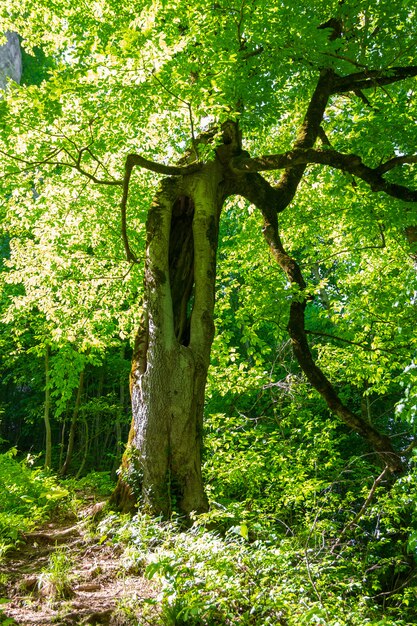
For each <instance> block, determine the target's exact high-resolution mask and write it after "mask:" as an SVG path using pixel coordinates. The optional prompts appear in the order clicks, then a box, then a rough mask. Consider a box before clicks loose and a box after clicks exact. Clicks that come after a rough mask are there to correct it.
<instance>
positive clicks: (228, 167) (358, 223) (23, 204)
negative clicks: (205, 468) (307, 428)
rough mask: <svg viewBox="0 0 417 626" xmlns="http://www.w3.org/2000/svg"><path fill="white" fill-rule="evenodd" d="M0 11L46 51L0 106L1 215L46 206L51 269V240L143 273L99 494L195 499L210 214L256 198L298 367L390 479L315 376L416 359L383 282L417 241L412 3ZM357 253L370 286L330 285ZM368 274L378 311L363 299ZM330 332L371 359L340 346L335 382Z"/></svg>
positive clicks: (36, 215)
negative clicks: (314, 317) (321, 326)
mask: <svg viewBox="0 0 417 626" xmlns="http://www.w3.org/2000/svg"><path fill="white" fill-rule="evenodd" d="M1 18H2V22H1V24H2V25H1V30H2V32H17V33H18V34H19V35H20V37H21V45H22V47H23V49H24V50H25V51H26V54H29V55H30V54H34V55H35V57H36V55H39V51H42V55H43V56H42V58H48V59H50V60H51V62H50V63H49V70H48V72H47V73H45V74H44V76H43V77H42V76H41V77H40V78H39V80H37V81H36V84H25V82H24V81H23V84H22V86H17V85H13V84H10V85H9V87H8V92H7V95H6V96H5V98H4V99H3V101H2V102H1V109H2V111H1V113H2V128H1V153H2V170H3V171H2V176H3V181H4V184H5V185H6V194H7V197H8V206H7V207H6V208H5V209H4V211H6V216H7V219H9V220H14V221H15V223H16V224H19V223H21V224H23V226H22V228H26V227H28V224H29V222H30V223H32V224H33V225H34V227H35V228H34V230H33V231H32V235H31V237H32V238H34V239H36V237H37V236H38V237H40V236H41V235H39V233H38V235H36V234H35V233H36V232H37V231H36V228H37V229H38V231H39V230H42V229H44V228H46V226H45V224H46V223H47V220H49V222H48V224H49V226H48V228H52V230H53V229H54V228H55V230H54V233H55V234H54V235H51V237H52V238H54V237H55V239H57V238H58V234H59V233H58V231H59V229H60V228H61V226H60V224H61V225H62V224H64V223H65V225H67V224H68V223H69V222H71V224H72V227H73V232H72V235H68V236H67V238H66V240H63V242H61V244H60V246H61V261H60V263H61V264H65V261H63V260H62V259H63V258H65V254H67V255H72V257H74V255H75V256H77V258H78V257H80V259H81V257H82V258H83V259H84V261H83V262H84V263H90V262H91V264H94V263H96V262H97V261H96V256H97V255H96V256H95V246H101V249H103V246H104V247H106V246H107V247H108V256H109V258H110V260H108V263H113V264H114V265H116V266H117V265H118V266H119V267H121V268H122V271H121V272H119V273H120V274H122V276H121V279H120V280H121V281H122V283H121V284H123V279H124V278H126V276H127V275H128V274H129V272H131V273H132V272H135V271H137V272H139V273H140V272H141V271H142V270H143V291H142V290H141V289H140V288H138V286H137V285H136V287H135V289H134V293H133V292H132V298H133V297H135V298H136V305H135V307H136V309H137V310H138V311H140V314H141V315H140V321H139V322H138V323H139V330H138V332H137V334H136V340H135V348H134V356H133V365H132V374H131V395H132V409H133V420H132V426H131V432H130V436H129V444H128V449H127V452H126V454H125V457H124V461H123V470H122V472H121V475H120V480H119V484H118V487H117V489H116V492H115V494H114V499H115V500H116V502H117V503H118V504H119V505H120V506H121V507H122V508H129V507H130V506H131V504H132V501H133V500H135V499H141V501H142V502H144V503H145V504H146V505H147V506H148V507H149V508H150V509H151V510H152V511H153V512H156V513H160V512H162V513H165V514H167V513H169V512H170V510H172V507H173V506H174V504H175V506H176V507H177V508H178V509H179V510H180V511H181V512H182V513H184V514H189V513H190V512H191V511H197V512H199V511H204V510H206V509H207V498H206V495H205V492H204V486H203V481H202V475H201V444H202V426H203V408H204V395H205V385H206V379H207V372H208V368H209V364H210V352H211V346H212V341H213V337H214V332H215V330H214V321H213V312H214V306H215V286H216V257H217V249H218V246H219V243H220V245H221V243H222V242H221V241H220V242H219V224H220V220H221V215H222V209H223V210H228V207H230V206H234V207H235V208H234V212H233V215H235V217H236V219H238V220H239V221H240V222H243V221H244V220H245V219H246V217H245V216H248V215H249V213H251V211H252V208H253V207H255V209H256V210H257V211H258V212H259V227H258V233H259V236H263V237H264V240H265V245H266V246H267V247H268V248H269V262H268V263H267V264H266V265H265V267H264V272H265V274H267V273H271V272H275V271H276V268H277V267H279V268H280V270H282V272H283V275H284V276H285V281H286V292H285V294H286V295H285V299H286V302H287V309H286V311H287V330H288V334H289V337H290V339H291V343H292V347H293V351H294V355H295V357H296V359H297V361H298V363H299V367H300V368H301V370H302V371H303V372H304V375H305V377H306V378H307V380H308V381H309V383H310V384H311V385H312V386H313V387H314V388H315V389H316V390H317V392H318V393H319V394H321V396H322V398H323V399H324V400H325V402H326V403H327V405H328V407H329V409H330V410H331V412H332V413H333V414H335V415H336V416H338V418H340V419H341V420H342V421H343V422H344V423H345V424H346V425H347V427H348V428H349V429H352V430H353V431H355V432H356V433H358V434H359V435H360V436H362V437H363V438H365V439H366V440H367V442H368V444H369V449H370V450H371V451H372V450H373V451H374V453H376V455H377V457H378V458H379V461H380V463H382V466H383V467H385V468H387V471H388V470H389V471H391V472H393V473H395V472H398V471H400V470H401V465H402V463H403V462H404V460H403V459H402V457H401V451H400V450H399V449H398V448H397V447H396V446H394V445H393V444H392V442H391V440H390V438H389V437H388V436H387V435H386V434H383V433H382V432H380V431H379V429H378V428H376V427H375V425H374V424H373V423H372V421H371V420H369V419H368V418H367V416H366V415H365V414H364V413H363V412H361V411H360V410H359V409H358V407H356V408H355V407H352V406H350V405H349V403H348V402H346V401H345V400H343V398H342V397H341V395H340V393H339V392H338V390H337V385H335V384H333V383H332V382H331V380H330V378H331V376H332V374H335V375H336V377H337V376H338V377H339V381H340V379H341V378H343V377H345V378H349V377H351V378H352V380H355V382H357V383H358V385H359V382H358V381H359V379H360V381H361V384H362V383H363V386H364V387H366V389H368V390H369V389H371V390H372V389H377V388H378V384H379V385H380V386H381V388H382V386H383V379H384V376H385V377H389V376H390V375H391V369H390V368H391V365H390V360H389V358H386V355H387V354H394V353H395V350H396V348H397V347H398V346H400V347H401V349H403V350H405V352H404V351H403V352H402V353H401V354H402V357H401V358H400V357H398V356H396V357H395V358H394V356H393V357H392V359H391V361H395V363H394V364H393V365H392V368H397V369H396V371H397V370H401V369H402V370H404V371H405V370H406V369H407V367H408V370H407V371H408V372H412V370H413V367H414V366H413V363H414V362H413V352H412V348H413V346H412V343H410V342H411V341H412V340H411V339H410V337H411V335H407V332H408V330H407V322H406V321H404V320H406V318H407V315H408V313H407V311H409V310H410V309H412V305H413V304H414V300H413V298H414V297H415V296H414V295H413V290H412V289H411V290H410V289H409V290H408V291H407V290H406V289H405V287H404V285H401V282H402V281H404V280H408V279H409V277H410V276H412V275H413V272H414V267H413V262H414V256H413V255H415V249H413V246H414V245H415V241H416V239H417V237H416V221H415V209H414V207H415V204H414V203H415V202H416V201H417V185H416V174H415V172H416V169H415V168H416V165H415V164H416V163H417V155H416V154H415V136H416V121H417V101H416V78H415V77H416V76H417V59H416V37H417V33H416V15H415V8H414V3H412V2H408V1H404V0H401V1H400V0H394V1H392V0H390V1H388V0H378V1H377V2H373V3H370V2H368V1H364V0H356V1H353V0H345V1H339V0H326V1H323V0H308V1H304V0H303V1H301V2H297V3H294V2H290V1H288V2H287V1H285V0H284V1H283V2H266V1H264V0H237V1H236V2H235V1H229V0H227V1H226V0H219V1H218V2H214V3H208V2H202V1H200V0H194V1H193V2H191V3H189V2H184V1H182V0H175V1H171V0H164V1H158V0H148V1H143V0H134V1H133V2H130V3H124V4H122V5H121V4H120V3H119V2H116V1H115V0H98V1H97V2H95V3H92V4H91V6H90V5H84V4H83V3H74V2H72V0H57V2H54V3H53V4H52V3H50V2H49V1H48V0H37V1H36V2H35V3H33V2H32V1H29V0H22V1H21V2H20V3H15V2H12V1H11V0H5V2H3V3H2V7H1ZM34 190H35V191H34ZM225 207H226V208H225ZM236 207H239V210H237V209H236ZM248 207H249V213H248ZM45 216H49V217H48V218H46V217H45ZM51 216H52V217H51ZM45 220H46V221H45ZM145 221H146V237H145V239H146V244H145V246H144V248H143V249H141V248H140V241H141V234H142V233H143V234H144V235H145V233H144V226H143V224H144V223H145ZM51 225H52V226H51ZM18 230H19V227H18V226H16V227H15V231H16V232H18ZM77 233H78V235H77ZM86 233H88V237H87V236H86ZM118 233H119V234H118ZM77 236H78V237H79V239H78V241H79V244H78V245H79V247H78V249H77V244H76V243H74V242H76V241H77ZM29 239H30V237H29ZM87 240H88V242H87ZM80 242H81V243H80ZM82 242H83V243H82ZM86 242H87V243H86ZM119 242H120V243H119ZM12 244H13V242H12ZM87 244H88V245H87ZM83 246H84V247H83ZM20 252H21V251H20ZM13 254H15V255H16V258H17V257H18V255H19V250H18V249H17V248H16V250H14V249H13V245H12V251H11V255H12V256H11V259H12V260H13ZM361 254H365V255H366V254H373V255H374V256H373V257H372V258H373V259H374V263H375V265H374V268H373V270H374V275H373V278H370V275H369V273H368V274H367V275H366V276H367V278H366V280H368V281H370V283H372V282H373V287H372V288H373V289H374V291H373V292H372V291H369V289H368V290H364V291H363V292H362V293H361V291H360V283H361V279H359V280H357V282H356V287H355V289H356V291H355V290H354V289H353V288H352V290H351V292H352V293H355V294H356V295H355V298H356V304H355V306H353V305H350V300H349V298H348V297H347V296H346V294H348V293H349V288H346V289H345V295H343V294H342V291H343V287H340V285H341V284H342V283H341V281H342V278H341V277H342V276H345V279H346V285H350V286H352V284H353V281H354V280H355V278H356V279H357V278H358V276H359V277H360V275H361V274H363V281H365V274H366V271H368V270H367V269H366V268H365V269H364V265H365V266H366V265H367V264H368V265H369V259H368V261H365V263H364V265H362V261H361V258H362V257H361ZM83 255H84V256H83ZM384 255H385V256H384ZM123 256H124V258H125V260H123V258H122V257H123ZM85 258H87V259H88V260H87V261H85ZM126 258H127V261H126ZM382 258H385V265H381V266H379V265H378V263H379V262H380V259H382ZM80 262H81V261H80ZM252 262H253V264H254V266H255V265H256V263H257V262H258V261H257V259H256V258H254V259H253V260H252ZM21 267H22V269H21V271H22V272H24V264H21ZM108 267H109V266H108V265H106V264H105V263H104V264H103V265H102V266H101V269H102V270H103V271H107V270H108ZM390 267H394V268H395V269H394V270H393V273H391V274H390V273H389V272H390V270H387V268H390ZM137 268H139V269H137ZM381 268H384V269H381ZM401 268H402V269H401ZM332 272H338V273H339V274H338V277H337V278H334V279H333V278H332V276H333V274H332ZM64 275H65V272H64V274H63V276H64ZM384 276H385V282H384ZM395 276H397V279H396V280H397V287H398V288H399V290H400V291H401V289H403V291H401V294H402V296H401V297H400V298H399V297H398V294H396V293H395V291H394V286H395ZM62 280H65V278H63V279H62ZM279 280H281V278H279V277H278V274H277V281H279ZM349 281H350V282H349ZM339 283H340V284H339ZM387 287H389V289H388V288H387ZM379 288H380V289H381V290H382V292H383V293H384V298H385V299H384V307H385V309H384V307H382V306H381V307H380V310H379V311H376V309H377V308H378V307H379V306H380V303H378V302H379V301H378V302H377V304H376V307H373V306H372V305H373V302H372V299H373V298H376V296H375V294H376V293H379V292H378V289H379ZM56 289H58V287H56ZM404 289H405V291H404ZM85 297H87V295H86V296H85ZM265 297H267V296H266V295H265ZM268 297H271V298H274V297H275V296H274V294H273V293H271V294H269V296H268ZM39 298H41V295H40V296H39ZM317 302H319V305H320V307H321V314H322V315H323V316H327V318H328V319H329V320H331V323H332V324H333V331H332V336H334V337H335V340H334V341H333V343H332V342H330V343H329V342H327V343H326V344H323V346H324V347H323V348H322V349H321V350H320V349H317V348H314V346H313V348H314V349H313V348H312V347H311V346H310V345H309V340H308V336H309V330H308V323H307V322H306V318H307V317H308V315H309V310H310V308H311V307H312V306H315V305H317ZM360 302H362V305H363V308H362V309H361V306H360ZM399 303H400V304H399ZM39 306H41V305H39ZM61 306H64V305H63V304H62V297H61V302H60V299H59V298H58V300H57V302H56V304H55V307H56V308H58V309H59V307H61ZM80 306H81V304H80ZM97 306H98V308H99V307H100V304H98V305H97ZM394 306H396V307H397V309H398V311H399V312H398V315H399V320H398V321H396V320H395V313H396V311H394V313H393V307H394ZM349 307H350V308H349ZM355 307H356V308H355ZM398 307H399V308H398ZM353 309H354V310H353ZM48 315H49V318H50V317H51V316H52V313H48ZM48 315H47V319H49V318H48ZM350 315H351V316H352V318H349V316H350ZM378 316H379V317H378ZM400 318H401V319H402V318H404V319H402V321H401V319H400ZM338 324H339V325H338ZM349 325H350V328H349ZM400 327H401V328H400ZM54 332H55V333H56V332H57V331H54ZM401 333H403V335H402V336H401V337H400V338H398V337H399V336H400V335H401ZM323 336H325V333H323ZM328 337H330V334H328ZM337 340H340V341H342V340H344V341H345V344H344V345H346V344H347V343H348V344H349V347H350V348H351V350H352V351H353V352H354V351H355V350H359V348H361V349H363V350H365V351H367V354H369V353H372V355H373V356H372V358H370V360H368V361H367V364H366V365H364V362H363V361H362V362H361V363H362V365H359V364H358V363H359V362H358V361H357V362H356V364H355V362H354V359H353V360H352V362H350V361H349V357H348V356H343V359H342V361H344V360H345V359H346V362H344V366H345V370H344V373H342V375H341V374H340V370H338V369H337V367H336V366H335V361H337V360H338V359H339V358H341V357H340V352H338V350H341V348H340V347H339V346H340V343H339V344H338V342H337ZM397 344H398V345H397ZM332 349H333V353H332V352H331V350H332ZM329 355H330V356H329ZM332 355H333V356H332ZM318 359H320V360H321V362H320V363H319V362H318ZM401 359H402V360H401ZM332 364H333V365H332ZM340 367H342V370H343V363H341V364H340ZM360 367H363V368H364V370H363V373H362V375H359V373H358V370H359V369H360ZM365 383H366V385H365ZM412 396H413V393H412V391H409V393H408V397H409V399H410V398H411V402H412ZM411 413H412V412H411ZM410 415H411V414H410ZM411 418H412V415H411Z"/></svg>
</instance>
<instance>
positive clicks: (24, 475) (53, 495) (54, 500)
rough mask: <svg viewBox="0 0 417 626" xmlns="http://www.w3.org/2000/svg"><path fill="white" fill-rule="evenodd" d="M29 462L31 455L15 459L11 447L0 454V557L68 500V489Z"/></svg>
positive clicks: (14, 450)
mask: <svg viewBox="0 0 417 626" xmlns="http://www.w3.org/2000/svg"><path fill="white" fill-rule="evenodd" d="M32 463H33V459H32V458H31V457H30V455H28V456H27V457H26V458H25V459H23V460H18V459H17V451H16V449H14V448H13V449H11V450H9V451H8V452H6V453H5V454H0V493H1V498H0V558H1V557H2V555H4V554H5V552H6V551H7V550H8V549H9V548H10V547H12V546H14V545H15V544H16V542H17V541H18V540H19V537H20V536H21V533H24V532H28V531H30V530H31V529H33V528H34V527H36V526H39V525H40V524H41V523H42V522H44V521H45V520H46V519H48V517H49V516H50V515H51V513H52V511H54V510H55V509H56V508H57V506H59V505H60V504H62V503H63V502H64V501H65V502H66V501H67V499H68V496H69V491H68V489H66V488H65V486H63V485H61V484H60V483H59V482H58V480H57V479H56V477H54V476H53V475H51V474H49V473H48V472H45V471H43V470H42V469H39V468H33V467H32Z"/></svg>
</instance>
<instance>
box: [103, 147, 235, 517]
mask: <svg viewBox="0 0 417 626" xmlns="http://www.w3.org/2000/svg"><path fill="white" fill-rule="evenodd" d="M222 178H223V177H222V167H221V164H220V163H219V161H218V160H217V159H216V161H214V162H211V163H208V164H206V165H205V166H204V167H203V168H202V169H201V170H200V171H198V172H197V173H194V174H190V175H188V176H181V177H178V178H166V179H164V180H163V181H162V184H161V186H160V189H159V192H158V193H157V195H156V197H155V200H154V202H153V204H152V207H151V209H150V212H149V215H148V220H147V251H146V267H145V305H144V313H143V320H142V324H141V328H140V330H139V332H138V336H137V340H136V349H135V355H134V358H133V364H132V373H131V395H132V412H133V419H132V427H131V431H130V435H129V445H128V450H127V452H126V454H125V457H124V460H123V464H122V472H121V480H119V484H118V487H117V488H116V491H115V493H114V494H113V498H112V499H113V501H114V502H115V503H116V504H117V505H118V506H119V508H122V509H124V510H128V509H130V508H132V500H133V498H137V499H138V500H139V501H140V502H141V503H142V504H143V505H144V506H145V508H147V509H148V510H149V511H150V512H151V513H153V514H163V515H169V514H170V513H171V512H172V511H173V510H177V511H179V512H181V513H183V514H185V515H186V516H188V515H189V513H190V512H191V511H196V512H202V511H205V510H207V506H208V503H207V498H206V495H205V492H204V488H203V482H202V476H201V446H202V424H203V405H204V392H205V385H206V377H207V370H208V366H209V360H210V349H211V344H212V341H213V336H214V323H213V309H214V289H215V276H216V250H217V241H218V222H219V216H220V211H221V207H222V204H223V201H224V195H223V193H222V185H221V182H222Z"/></svg>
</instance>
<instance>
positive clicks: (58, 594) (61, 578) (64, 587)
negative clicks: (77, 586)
mask: <svg viewBox="0 0 417 626" xmlns="http://www.w3.org/2000/svg"><path fill="white" fill-rule="evenodd" d="M72 569H73V562H72V560H71V559H70V558H69V557H68V555H67V554H66V552H64V550H62V549H56V550H55V552H53V553H52V554H51V556H50V557H49V562H48V566H47V567H45V568H44V569H43V570H42V572H41V574H40V576H39V579H38V587H39V591H40V593H41V594H42V595H44V596H46V597H48V598H50V599H51V600H64V599H66V598H69V597H71V595H72V593H73V590H72V582H73V580H74V576H73V574H72Z"/></svg>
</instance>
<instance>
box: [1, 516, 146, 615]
mask: <svg viewBox="0 0 417 626" xmlns="http://www.w3.org/2000/svg"><path fill="white" fill-rule="evenodd" d="M96 509H97V505H92V506H91V507H89V509H87V510H84V511H83V512H82V513H81V515H80V517H79V519H78V520H74V519H72V520H68V519H67V520H66V521H62V520H55V521H54V520H52V521H50V523H48V524H46V525H44V526H43V527H42V528H40V529H39V530H38V531H37V532H32V533H27V534H26V535H25V537H24V539H25V543H23V544H22V545H21V546H20V547H19V548H17V549H15V550H13V551H12V552H10V553H9V555H8V558H7V559H6V562H5V563H3V566H2V574H3V575H4V578H5V579H6V580H7V582H6V584H5V586H3V589H1V590H0V595H1V596H3V597H4V596H5V597H7V598H8V602H7V604H3V605H2V606H1V607H0V608H1V609H2V610H3V612H4V615H3V617H2V613H1V611H0V624H7V625H8V626H9V624H10V626H12V625H13V624H16V625H19V626H47V625H49V624H54V625H57V626H64V625H65V626H79V625H85V626H87V625H89V626H95V625H98V624H100V625H103V624H109V625H110V624H111V625H112V626H123V625H125V624H127V623H131V622H130V621H126V620H127V616H126V614H125V613H124V611H123V608H122V607H123V605H124V604H126V606H128V604H129V600H132V598H135V599H136V600H139V601H140V600H141V599H148V598H153V597H155V595H156V591H155V589H154V588H153V586H152V583H150V582H149V581H148V580H147V579H145V578H144V577H143V576H139V575H130V574H129V573H126V572H123V569H122V567H121V552H120V550H118V549H117V547H114V546H111V545H100V544H99V543H98V542H97V540H96V539H93V538H91V536H90V537H89V534H88V531H87V527H88V522H89V521H91V519H92V516H93V515H94V513H95V510H96ZM59 592H60V594H61V597H57V594H58V593H59ZM5 617H6V618H8V619H6V620H5Z"/></svg>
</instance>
